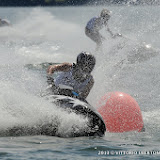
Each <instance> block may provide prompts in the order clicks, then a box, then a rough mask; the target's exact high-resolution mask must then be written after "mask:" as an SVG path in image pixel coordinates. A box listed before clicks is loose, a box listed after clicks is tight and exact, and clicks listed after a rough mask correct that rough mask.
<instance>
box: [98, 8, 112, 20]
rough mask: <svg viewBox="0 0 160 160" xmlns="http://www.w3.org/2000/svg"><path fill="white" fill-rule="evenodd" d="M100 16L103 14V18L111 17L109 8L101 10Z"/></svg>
mask: <svg viewBox="0 0 160 160" xmlns="http://www.w3.org/2000/svg"><path fill="white" fill-rule="evenodd" d="M100 16H101V17H102V18H110V11H109V10H107V9H103V10H102V11H101V14H100Z"/></svg>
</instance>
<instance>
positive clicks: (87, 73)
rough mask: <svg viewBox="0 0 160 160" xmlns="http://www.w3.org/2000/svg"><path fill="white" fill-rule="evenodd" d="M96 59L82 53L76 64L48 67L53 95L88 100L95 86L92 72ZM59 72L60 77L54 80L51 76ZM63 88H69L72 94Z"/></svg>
mask: <svg viewBox="0 0 160 160" xmlns="http://www.w3.org/2000/svg"><path fill="white" fill-rule="evenodd" d="M95 63H96V59H95V57H94V56H93V55H91V54H90V53H88V52H81V53H80V54H79V55H78V56H77V62H76V64H75V63H73V64H71V63H62V64H58V65H51V66H49V67H48V70H47V73H48V83H49V84H50V89H51V90H52V93H53V94H56V95H57V94H58V95H66V96H71V97H76V98H78V99H80V100H84V101H85V99H86V97H87V96H88V94H89V93H90V90H91V89H92V87H93V85H94V79H93V76H92V75H91V72H92V71H93V69H94V66H95ZM55 72H59V74H58V76H57V77H55V78H52V77H51V75H52V74H53V73H55ZM61 86H69V87H71V88H72V92H71V90H70V92H68V91H67V89H64V88H63V87H61Z"/></svg>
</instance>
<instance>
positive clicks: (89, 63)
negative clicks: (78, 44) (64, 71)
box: [77, 52, 96, 73]
mask: <svg viewBox="0 0 160 160" xmlns="http://www.w3.org/2000/svg"><path fill="white" fill-rule="evenodd" d="M95 64H96V59H95V57H94V56H93V55H91V54H90V53H88V52H81V53H80V54H79V55H78V56H77V66H78V67H79V68H80V69H81V70H83V72H85V73H91V72H92V70H93V68H94V66H95Z"/></svg>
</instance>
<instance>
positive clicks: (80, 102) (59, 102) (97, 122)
mask: <svg viewBox="0 0 160 160" xmlns="http://www.w3.org/2000/svg"><path fill="white" fill-rule="evenodd" d="M48 80H49V81H50V84H51V83H52V82H51V81H52V78H50V77H48ZM50 89H51V90H52V87H51V88H50ZM54 89H55V88H54ZM58 89H59V95H50V96H48V97H47V98H49V99H50V100H51V102H52V103H54V104H56V106H58V107H60V108H62V109H64V110H65V111H67V112H74V113H76V114H78V115H82V116H84V117H85V118H88V122H89V123H88V124H87V125H88V129H87V130H85V131H83V132H82V131H81V132H79V133H73V134H72V136H73V137H79V136H103V135H104V134H105V131H106V127H105V123H104V121H103V119H102V117H101V115H100V114H99V113H98V112H97V111H96V110H95V109H94V108H93V107H92V106H91V105H90V104H89V103H88V102H87V101H86V100H85V99H79V97H78V94H77V93H76V92H74V91H73V88H72V87H70V86H65V85H61V86H59V88H58Z"/></svg>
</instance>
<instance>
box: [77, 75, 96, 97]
mask: <svg viewBox="0 0 160 160" xmlns="http://www.w3.org/2000/svg"><path fill="white" fill-rule="evenodd" d="M93 85H94V79H93V77H92V78H91V80H90V81H89V83H88V85H87V86H86V88H85V90H84V91H83V92H82V93H80V95H79V96H80V97H82V98H84V99H86V98H87V96H88V95H89V93H90V91H91V89H92V87H93Z"/></svg>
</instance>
